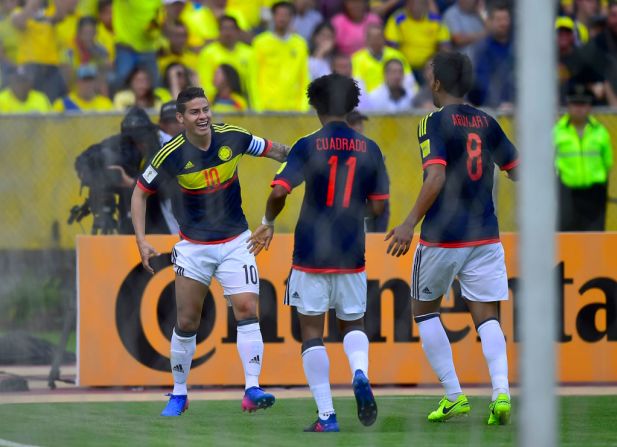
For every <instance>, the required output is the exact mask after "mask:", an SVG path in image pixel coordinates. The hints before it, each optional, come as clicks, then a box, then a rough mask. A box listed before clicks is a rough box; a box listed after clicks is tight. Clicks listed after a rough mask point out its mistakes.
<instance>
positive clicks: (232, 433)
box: [0, 396, 617, 447]
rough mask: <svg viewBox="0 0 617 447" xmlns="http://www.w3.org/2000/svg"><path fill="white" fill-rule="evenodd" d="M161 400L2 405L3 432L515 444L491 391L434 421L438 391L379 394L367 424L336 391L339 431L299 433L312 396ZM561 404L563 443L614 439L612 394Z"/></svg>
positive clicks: (202, 440) (65, 442)
mask: <svg viewBox="0 0 617 447" xmlns="http://www.w3.org/2000/svg"><path fill="white" fill-rule="evenodd" d="M164 399H165V398H164V397H161V402H140V403H136V402H131V403H124V402H120V403H74V404H73V403H70V404H68V403H67V404H11V405H0V439H2V440H6V441H10V442H18V443H22V444H34V445H38V446H49V447H52V446H105V447H110V446H123V447H124V446H132V445H135V446H168V445H169V446H217V447H218V446H221V447H225V446H290V445H301V444H300V443H305V444H304V446H306V447H309V445H316V446H318V447H326V446H330V445H332V446H402V445H414V446H510V445H516V430H517V421H516V411H515V414H514V415H513V419H512V424H511V425H508V426H501V427H495V426H492V427H489V426H487V425H486V418H487V416H488V402H487V399H486V398H477V397H473V398H470V402H471V406H472V411H471V414H470V416H468V417H460V418H457V419H453V420H450V421H448V422H445V423H440V424H434V423H429V422H428V421H427V420H426V414H427V412H428V411H429V410H432V409H433V407H435V406H436V405H437V403H438V400H439V398H437V397H435V396H432V397H423V396H411V397H410V396H405V397H381V398H378V405H379V417H378V419H377V422H376V423H375V425H373V426H372V427H368V428H367V427H363V426H362V425H360V423H359V422H358V420H357V419H356V414H355V401H354V400H353V398H338V399H335V403H334V404H335V408H336V410H337V416H338V419H339V424H340V427H341V433H303V432H302V428H303V427H305V426H307V425H309V424H310V423H311V422H313V420H314V418H315V417H316V413H315V405H314V403H313V401H312V400H310V399H285V400H280V401H277V402H276V404H275V405H274V407H273V408H271V409H269V410H266V411H260V412H257V413H254V414H246V413H242V412H241V410H240V400H239V399H238V400H237V401H193V402H191V407H190V409H189V411H188V412H187V413H185V414H184V415H183V416H182V417H179V418H162V417H160V416H158V414H159V412H160V411H161V409H162V408H163V406H164V404H165V400H164ZM516 404H517V401H516V399H515V400H514V401H513V405H514V406H516ZM559 408H560V416H559V439H560V445H564V446H585V447H592V446H608V445H617V424H616V423H615V422H616V419H615V397H614V396H598V397H578V396H576V397H560V398H559ZM309 443H310V444H309ZM316 443H319V444H316ZM0 444H2V443H1V442H0ZM2 445H5V444H2Z"/></svg>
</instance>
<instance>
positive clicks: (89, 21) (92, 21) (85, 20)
mask: <svg viewBox="0 0 617 447" xmlns="http://www.w3.org/2000/svg"><path fill="white" fill-rule="evenodd" d="M96 24H97V21H96V18H95V17H90V16H85V17H82V18H80V19H79V21H78V22H77V29H78V30H81V29H82V28H83V27H84V26H86V25H92V26H94V27H96Z"/></svg>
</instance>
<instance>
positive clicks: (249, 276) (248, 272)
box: [242, 264, 259, 284]
mask: <svg viewBox="0 0 617 447" xmlns="http://www.w3.org/2000/svg"><path fill="white" fill-rule="evenodd" d="M242 268H243V269H244V279H245V280H246V283H247V284H257V280H258V279H259V278H258V277H257V269H256V268H255V266H254V265H246V264H244V265H243V266H242ZM249 281H250V282H249Z"/></svg>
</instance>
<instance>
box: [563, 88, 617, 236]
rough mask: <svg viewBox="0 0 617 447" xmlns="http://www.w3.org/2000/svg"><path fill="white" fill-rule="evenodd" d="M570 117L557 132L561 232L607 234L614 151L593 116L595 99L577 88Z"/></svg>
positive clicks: (572, 95) (571, 96)
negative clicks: (607, 213)
mask: <svg viewBox="0 0 617 447" xmlns="http://www.w3.org/2000/svg"><path fill="white" fill-rule="evenodd" d="M569 93H570V94H569V95H568V97H567V101H568V113H567V114H566V115H565V116H563V118H561V119H560V120H559V121H558V122H557V124H556V125H555V128H554V129H553V138H554V142H555V149H556V154H555V166H556V169H557V175H558V176H559V180H560V192H559V196H560V197H559V201H560V212H559V231H603V230H604V221H605V217H606V202H607V190H608V176H609V172H610V169H611V166H612V165H613V147H612V145H611V138H610V135H609V133H608V131H607V130H606V128H605V127H604V126H603V125H602V124H600V122H599V121H598V120H596V119H595V118H594V117H593V116H591V115H590V113H591V101H592V99H593V96H592V95H591V93H590V92H588V91H587V90H586V89H585V88H584V87H583V86H574V87H573V88H571V89H570V92H569Z"/></svg>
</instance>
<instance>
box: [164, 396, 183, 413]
mask: <svg viewBox="0 0 617 447" xmlns="http://www.w3.org/2000/svg"><path fill="white" fill-rule="evenodd" d="M167 396H169V402H167V406H166V407H165V408H164V409H163V412H162V413H161V416H167V417H173V416H181V415H182V413H184V412H185V411H186V410H188V408H189V398H188V396H187V395H186V394H184V395H181V394H167Z"/></svg>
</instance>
